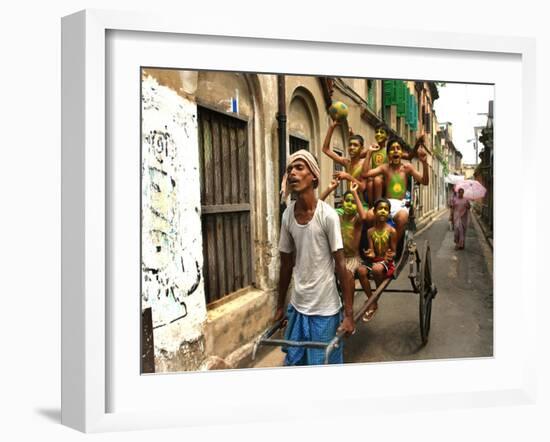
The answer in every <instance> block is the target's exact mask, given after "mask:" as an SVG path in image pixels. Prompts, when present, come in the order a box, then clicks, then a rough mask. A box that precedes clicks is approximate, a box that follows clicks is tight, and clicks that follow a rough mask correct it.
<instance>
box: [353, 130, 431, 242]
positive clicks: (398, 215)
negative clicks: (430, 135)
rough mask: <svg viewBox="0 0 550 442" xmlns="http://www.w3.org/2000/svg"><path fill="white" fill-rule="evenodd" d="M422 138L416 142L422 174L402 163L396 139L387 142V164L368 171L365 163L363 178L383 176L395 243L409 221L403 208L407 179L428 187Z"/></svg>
mask: <svg viewBox="0 0 550 442" xmlns="http://www.w3.org/2000/svg"><path fill="white" fill-rule="evenodd" d="M422 142H423V141H422V137H421V138H420V139H419V140H418V141H417V143H416V145H417V146H418V151H417V155H418V159H419V160H420V162H421V163H422V174H420V172H418V171H417V170H416V169H415V167H414V166H413V165H412V164H410V163H403V162H402V161H401V160H402V159H403V157H404V155H403V154H404V150H403V145H402V143H401V141H399V140H398V139H397V138H392V139H390V140H389V141H388V143H387V146H386V152H387V156H388V163H385V164H382V165H380V166H378V167H376V168H374V169H370V163H369V162H368V161H365V163H364V164H365V169H364V172H363V176H364V177H365V178H369V177H375V176H378V175H383V176H384V183H385V187H386V195H385V196H386V198H388V200H389V202H390V219H392V220H393V221H394V223H395V228H396V231H397V241H398V242H399V240H400V239H401V236H402V235H403V232H404V231H405V226H406V224H407V221H408V220H409V211H408V210H407V208H406V207H405V200H404V198H405V194H406V193H407V179H408V178H409V176H412V177H413V178H414V179H415V180H416V181H417V182H418V183H420V184H424V185H428V183H429V176H428V164H427V154H426V151H425V150H424V148H423V147H422ZM374 219H375V216H374V211H373V210H372V209H371V210H369V215H368V221H367V222H369V221H370V223H369V225H371V224H372V222H373V221H374Z"/></svg>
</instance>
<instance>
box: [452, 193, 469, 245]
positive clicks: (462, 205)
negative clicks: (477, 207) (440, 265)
mask: <svg viewBox="0 0 550 442" xmlns="http://www.w3.org/2000/svg"><path fill="white" fill-rule="evenodd" d="M451 204H452V211H453V225H454V230H455V250H462V249H464V241H465V239H466V229H467V228H468V218H469V216H470V202H469V201H468V200H467V199H466V198H464V189H458V195H457V196H456V197H455V198H453V199H452V203H451Z"/></svg>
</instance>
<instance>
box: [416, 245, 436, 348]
mask: <svg viewBox="0 0 550 442" xmlns="http://www.w3.org/2000/svg"><path fill="white" fill-rule="evenodd" d="M418 282H419V284H418V288H419V291H420V292H419V293H418V298H419V313H420V337H421V339H422V344H423V345H425V344H426V343H427V342H428V335H429V333H430V322H431V319H432V299H433V294H432V290H433V287H432V262H431V253H430V243H429V242H428V241H425V242H424V248H423V252H422V261H421V264H420V280H419V281H418Z"/></svg>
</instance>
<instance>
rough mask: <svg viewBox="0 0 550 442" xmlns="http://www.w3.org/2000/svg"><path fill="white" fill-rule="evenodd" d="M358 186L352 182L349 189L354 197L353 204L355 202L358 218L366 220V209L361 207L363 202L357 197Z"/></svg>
mask: <svg viewBox="0 0 550 442" xmlns="http://www.w3.org/2000/svg"><path fill="white" fill-rule="evenodd" d="M358 188H359V186H358V185H357V184H356V183H352V185H351V187H350V190H351V193H352V194H353V197H354V198H355V204H357V213H359V218H360V219H361V221H366V220H367V211H366V210H365V208H364V207H363V203H362V202H361V198H359V194H358V193H357V189H358Z"/></svg>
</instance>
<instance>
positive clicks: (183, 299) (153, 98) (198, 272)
mask: <svg viewBox="0 0 550 442" xmlns="http://www.w3.org/2000/svg"><path fill="white" fill-rule="evenodd" d="M198 169H199V158H198V132H197V107H196V104H195V103H194V102H192V101H189V100H187V99H185V98H184V97H182V96H180V95H178V94H177V93H176V92H175V91H174V90H172V89H170V88H168V87H166V86H161V85H159V83H158V82H157V80H155V79H154V78H153V77H151V76H150V75H146V76H144V78H143V80H142V309H145V308H148V307H151V309H152V318H153V336H154V345H155V365H156V366H157V365H159V364H158V360H159V359H160V361H161V364H160V365H161V366H162V365H163V364H164V365H166V364H165V363H162V360H166V359H168V360H169V359H170V358H174V359H176V360H177V359H182V358H181V357H178V355H177V352H180V353H181V352H182V349H183V350H185V351H183V353H186V354H189V353H193V354H194V356H193V357H191V358H189V356H186V358H185V360H186V361H191V362H192V361H193V360H195V361H194V362H193V364H192V365H195V364H197V363H198V362H199V359H200V358H201V357H202V356H201V355H202V353H201V352H202V349H203V343H202V342H203V324H204V322H205V320H206V305H205V297H204V285H203V279H202V266H203V256H202V236H201V220H200V188H199V183H200V181H199V170H198ZM190 348H191V350H190ZM180 356H181V355H180ZM156 368H157V371H159V370H158V368H159V367H156ZM173 368H174V367H172V368H171V369H173ZM176 368H177V367H176ZM182 368H183V367H182ZM160 371H162V370H160Z"/></svg>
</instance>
